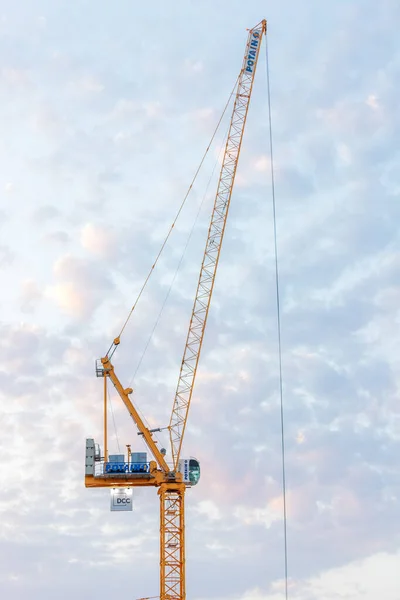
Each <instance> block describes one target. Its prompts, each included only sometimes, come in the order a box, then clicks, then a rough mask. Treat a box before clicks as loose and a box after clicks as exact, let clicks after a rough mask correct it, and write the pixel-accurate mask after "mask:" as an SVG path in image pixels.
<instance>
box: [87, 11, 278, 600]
mask: <svg viewBox="0 0 400 600" xmlns="http://www.w3.org/2000/svg"><path fill="white" fill-rule="evenodd" d="M266 31H267V23H266V21H265V20H263V21H261V22H260V23H259V24H258V25H256V26H255V27H253V28H252V29H250V30H249V35H248V39H247V44H246V49H245V54H244V59H243V64H242V68H241V70H240V74H239V77H238V83H237V90H236V96H235V102H234V107H233V113H232V117H231V121H230V127H229V132H228V137H227V142H226V145H225V151H224V157H223V161H222V167H221V172H220V176H219V181H218V187H217V192H216V196H215V202H214V206H213V210H212V214H211V220H210V225H209V229H208V235H207V242H206V246H205V251H204V256H203V262H202V265H201V269H200V276H199V280H198V285H197V290H196V295H195V300H194V305H193V309H192V316H191V319H190V325H189V330H188V334H187V339H186V344H185V350H184V354H183V358H182V363H181V368H180V374H179V379H178V385H177V389H176V393H175V399H174V403H173V407H172V413H171V419H170V423H169V426H168V429H169V434H170V442H171V454H172V464H171V465H168V464H167V462H166V459H165V450H159V449H158V447H157V445H156V441H155V440H154V439H153V433H154V432H155V431H159V430H150V429H148V427H146V425H145V423H144V422H143V420H142V418H141V417H140V415H139V413H138V411H137V409H136V407H135V405H134V404H133V402H132V400H131V399H130V395H131V394H132V392H133V390H132V389H131V388H124V387H123V385H122V384H121V382H120V380H119V378H118V377H117V375H116V373H115V370H114V366H113V364H112V362H111V359H112V356H113V354H114V352H115V349H116V347H117V346H118V345H119V343H120V338H119V337H117V338H116V339H115V340H114V342H113V344H112V345H111V347H110V350H109V351H108V353H107V354H106V356H104V358H102V359H100V361H97V365H96V374H97V376H98V377H103V378H104V454H103V457H102V456H101V452H100V448H99V446H98V445H97V444H95V442H94V440H93V439H87V440H86V464H85V486H86V487H95V488H98V487H108V488H111V489H112V490H113V491H114V495H115V497H116V503H117V504H118V502H119V503H120V506H119V507H118V506H117V504H115V508H116V509H117V508H125V509H127V508H128V509H129V508H130V506H131V499H130V493H131V488H133V487H140V486H154V487H156V488H158V494H159V497H160V600H185V598H186V588H185V511H184V501H185V491H186V488H187V487H192V486H194V485H196V484H197V482H198V481H199V478H200V465H199V462H198V461H197V460H196V459H194V458H190V459H181V449H182V443H183V436H184V433H185V428H186V424H187V418H188V412H189V407H190V401H191V398H192V394H193V388H194V382H195V378H196V372H197V367H198V363H199V358H200V352H201V347H202V343H203V337H204V331H205V327H206V323H207V317H208V311H209V307H210V301H211V296H212V292H213V287H214V282H215V275H216V271H217V267H218V262H219V257H220V252H221V245H222V240H223V237H224V232H225V226H226V220H227V216H228V211H229V205H230V201H231V196H232V190H233V185H234V182H235V176H236V170H237V165H238V160H239V155H240V149H241V145H242V139H243V132H244V128H245V124H246V118H247V113H248V109H249V104H250V98H251V93H252V89H253V82H254V76H255V72H256V67H257V61H258V57H259V52H260V45H261V41H262V37H263V35H265V34H266ZM131 312H132V311H131ZM108 379H110V380H111V382H112V383H113V385H114V387H115V388H116V390H117V392H118V394H119V395H120V397H121V399H122V401H123V403H124V404H125V406H126V408H127V409H128V412H129V414H130V416H131V417H132V419H133V421H134V423H135V425H136V427H137V429H138V433H139V434H140V435H142V436H143V438H144V441H145V442H146V444H147V447H148V449H149V451H150V453H151V454H152V456H153V459H154V460H151V461H150V462H149V463H148V462H147V457H146V456H144V455H145V453H134V452H132V451H131V447H130V446H128V460H127V461H125V457H124V456H123V455H122V456H120V455H114V456H111V455H110V456H109V455H108V448H107V380H108ZM112 493H113V492H112Z"/></svg>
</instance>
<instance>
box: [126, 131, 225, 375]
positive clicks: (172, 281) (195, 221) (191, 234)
mask: <svg viewBox="0 0 400 600" xmlns="http://www.w3.org/2000/svg"><path fill="white" fill-rule="evenodd" d="M228 130H229V127H228V129H227V130H226V133H225V137H224V139H223V141H222V144H221V146H220V149H219V152H218V155H217V158H216V160H215V163H214V167H213V170H212V172H211V175H210V177H209V179H208V182H207V186H206V189H205V192H204V195H203V199H202V201H201V203H200V205H199V208H198V211H197V214H196V217H195V219H194V222H193V225H192V228H191V230H190V232H189V235H188V238H187V240H186V243H185V247H184V249H183V251H182V254H181V256H180V259H179V262H178V265H177V267H176V270H175V273H174V276H173V278H172V280H171V283H170V286H169V288H168V291H167V293H166V295H165V298H164V301H163V303H162V306H161V309H160V312H159V313H158V316H157V319H156V321H155V323H154V326H153V329H152V331H151V333H150V335H149V337H148V339H147V342H146V345H145V347H144V350H143V352H142V355H141V357H140V359H139V362H138V364H137V366H136V369H135V372H134V373H133V375H132V378H131V381H130V383H129V387H131V386H132V384H133V382H134V380H135V377H136V375H137V373H138V371H139V368H140V366H141V364H142V362H143V359H144V357H145V355H146V352H147V349H148V347H149V345H150V342H151V340H152V338H153V335H154V332H155V330H156V329H157V326H158V324H159V322H160V319H161V316H162V313H163V312H164V309H165V306H166V304H167V301H168V298H169V296H170V294H171V291H172V288H173V286H174V283H175V280H176V278H177V276H178V273H179V270H180V268H181V266H182V263H183V259H184V257H185V254H186V251H187V248H188V246H189V243H190V240H191V239H192V236H193V232H194V229H195V227H196V224H197V221H198V219H199V216H200V213H201V210H202V208H203V205H204V202H205V200H206V197H207V193H208V190H209V188H210V184H211V181H212V178H213V177H214V173H215V169H216V168H217V164H218V161H219V159H220V157H221V154H222V152H223V149H224V147H225V144H226V139H227V137H228Z"/></svg>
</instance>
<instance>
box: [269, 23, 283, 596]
mask: <svg viewBox="0 0 400 600" xmlns="http://www.w3.org/2000/svg"><path fill="white" fill-rule="evenodd" d="M265 48H266V66H267V89H268V121H269V149H270V164H271V189H272V211H273V222H274V252H275V286H276V307H277V326H278V356H279V398H280V418H281V455H282V495H283V537H284V568H285V598H286V600H287V599H288V540H287V502H286V455H285V419H284V410H283V371H282V327H281V303H280V285H279V260H278V241H277V226H276V201H275V172H274V153H273V143H272V117H271V86H270V77H269V58H268V36H267V35H266V36H265Z"/></svg>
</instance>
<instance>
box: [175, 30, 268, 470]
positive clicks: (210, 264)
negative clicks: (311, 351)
mask: <svg viewBox="0 0 400 600" xmlns="http://www.w3.org/2000/svg"><path fill="white" fill-rule="evenodd" d="M266 30H267V23H266V21H265V20H264V21H262V22H261V23H259V24H258V25H256V27H254V28H253V29H251V30H250V32H249V37H248V40H247V45H246V51H245V55H244V59H243V65H242V69H241V72H240V76H239V79H238V87H237V91H236V97H235V104H234V107H233V113H232V118H231V122H230V127H229V132H228V138H227V141H226V145H225V152H224V157H223V161H222V167H221V172H220V177H219V182H218V189H217V193H216V197H215V202H214V208H213V211H212V215H211V221H210V225H209V229H208V236H207V242H206V247H205V251H204V257H203V262H202V265H201V269H200V276H199V281H198V285H197V291H196V296H195V301H194V305H193V309H192V316H191V319H190V325H189V331H188V334H187V338H186V345H185V351H184V355H183V359H182V363H181V369H180V374H179V379H178V385H177V388H176V392H175V399H174V404H173V408H172V414H171V420H170V424H169V430H170V440H171V448H172V457H173V462H174V468H175V469H176V468H177V467H178V461H179V456H180V453H181V448H182V441H183V435H184V433H185V428H186V422H187V416H188V411H189V407H190V401H191V398H192V393H193V387H194V381H195V378H196V372H197V366H198V363H199V358H200V352H201V347H202V343H203V337H204V331H205V327H206V323H207V317H208V310H209V307H210V301H211V296H212V292H213V288H214V281H215V274H216V271H217V267H218V262H219V256H220V252H221V245H222V240H223V237H224V232H225V226H226V219H227V216H228V211H229V205H230V201H231V196H232V189H233V184H234V182H235V176H236V169H237V165H238V160H239V154H240V149H241V146H242V139H243V132H244V128H245V124H246V119H247V113H248V110H249V104H250V98H251V92H252V89H253V82H254V75H255V72H256V66H257V61H258V56H259V51H260V45H261V38H262V35H263V34H264V33H266ZM256 42H257V43H256Z"/></svg>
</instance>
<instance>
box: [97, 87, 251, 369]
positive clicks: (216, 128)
mask: <svg viewBox="0 0 400 600" xmlns="http://www.w3.org/2000/svg"><path fill="white" fill-rule="evenodd" d="M238 80H239V77H238V78H237V79H236V82H235V85H234V86H233V88H232V91H231V93H230V95H229V98H228V101H227V103H226V104H225V107H224V110H223V112H222V115H221V117H220V119H219V121H218V123H217V125H216V127H215V129H214V132H213V134H212V137H211V140H210V142H209V144H208V146H207V148H206V150H205V152H204V154H203V157H202V159H201V161H200V164H199V166H198V167H197V170H196V172H195V174H194V177H193V179H192V182H191V184H190V186H189V188H188V190H187V192H186V194H185V197H184V198H183V201H182V203H181V205H180V207H179V210H178V212H177V214H176V216H175V219H174V220H173V222H172V225H171V227H170V228H169V231H168V233H167V236H166V238H165V240H164V242H163V243H162V246H161V248H160V250H159V252H158V254H157V256H156V259H155V261H154V263H153V265H152V267H151V269H150V271H149V273H148V275H147V277H146V279H145V281H144V283H143V285H142V287H141V289H140V291H139V294H138V296H137V298H136V300H135V302H134V304H133V306H132V308H131V310H130V311H129V314H128V316H127V318H126V320H125V322H124V324H123V325H122V328H121V331H120V332H119V335H118V336H117V338H116V339H119V338H120V337H121V335H122V333H123V332H124V329H125V327H126V326H127V324H128V322H129V319H130V318H131V316H132V313H133V311H134V310H135V308H136V306H137V303H138V301H139V299H140V297H141V295H142V294H143V291H144V289H145V287H146V285H147V283H148V281H149V279H150V277H151V274H152V273H153V271H154V269H155V267H156V265H157V263H158V260H159V258H160V256H161V254H162V252H163V250H164V248H165V246H166V244H167V242H168V240H169V237H170V235H171V233H172V230H173V229H174V227H175V224H176V221H177V220H178V217H179V215H180V214H181V212H182V209H183V207H184V205H185V202H186V200H187V198H188V196H189V194H190V192H191V190H192V188H193V185H194V183H195V181H196V179H197V176H198V174H199V172H200V169H201V167H202V166H203V163H204V161H205V159H206V156H207V154H208V151H209V150H210V147H211V144H212V143H213V141H214V138H215V136H216V134H217V131H218V129H219V126H220V124H221V121H222V119H223V117H224V115H225V112H226V110H227V108H228V106H229V104H230V101H231V99H232V97H233V94H234V92H235V89H236V86H237V83H238ZM111 350H112V354H113V353H114V351H115V342H113V343H112V344H111V346H110V348H109V350H108V352H107V355H109V354H110V351H111ZM112 354H111V356H112ZM111 356H110V358H111Z"/></svg>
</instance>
